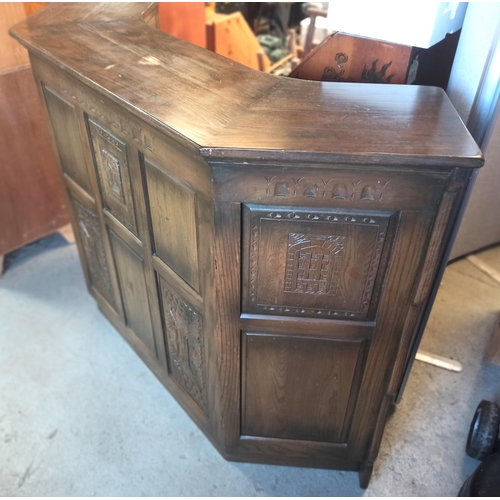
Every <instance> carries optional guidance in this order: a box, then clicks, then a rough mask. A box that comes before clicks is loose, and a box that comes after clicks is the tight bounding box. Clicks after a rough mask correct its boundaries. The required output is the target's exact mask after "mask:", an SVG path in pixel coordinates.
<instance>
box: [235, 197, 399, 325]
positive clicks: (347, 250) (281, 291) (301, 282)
mask: <svg viewBox="0 0 500 500" xmlns="http://www.w3.org/2000/svg"><path fill="white" fill-rule="evenodd" d="M390 217H391V213H387V212H385V213H384V212H370V213H368V212H365V213H362V212H359V211H354V210H350V211H340V210H326V209H323V210H322V209H315V210H310V209H306V208H300V209H299V208H297V209H294V210H283V208H282V207H269V206H268V207H265V206H264V207H263V206H259V205H246V206H245V207H244V220H243V236H244V240H243V241H244V243H243V269H244V273H243V310H244V312H250V313H252V312H253V313H261V314H262V313H264V314H266V313H267V314H277V313H279V314H287V315H293V316H319V317H332V318H366V317H368V313H369V311H370V310H374V307H375V306H376V304H372V298H373V297H374V296H376V297H378V295H379V294H378V293H377V294H375V295H374V291H375V284H376V281H377V277H378V276H379V272H381V271H380V263H381V262H382V260H383V259H382V253H383V250H384V247H385V243H386V241H387V239H388V235H389V231H388V225H389V220H390ZM390 236H391V238H392V233H391V234H390ZM391 238H389V239H391ZM389 246H390V245H387V248H389ZM382 273H383V271H382ZM372 306H373V307H372Z"/></svg>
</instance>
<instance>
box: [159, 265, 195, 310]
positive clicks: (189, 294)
mask: <svg viewBox="0 0 500 500" xmlns="http://www.w3.org/2000/svg"><path fill="white" fill-rule="evenodd" d="M152 262H153V268H154V270H155V271H156V272H157V273H158V274H159V275H160V276H162V277H163V279H165V280H166V281H167V282H168V284H169V285H171V286H172V288H174V290H175V291H176V292H178V293H179V295H181V297H182V298H183V299H184V300H186V301H187V302H190V303H191V304H193V306H194V307H195V308H196V309H198V310H199V311H200V312H203V297H202V296H201V295H200V294H199V293H198V292H197V291H196V290H195V289H194V288H192V287H191V286H190V285H189V284H188V283H186V282H185V281H184V280H183V279H182V278H181V277H180V276H179V275H178V274H177V273H176V272H175V271H174V270H173V269H172V268H170V267H169V265H168V264H166V263H165V262H163V260H162V259H160V257H158V255H153V256H152Z"/></svg>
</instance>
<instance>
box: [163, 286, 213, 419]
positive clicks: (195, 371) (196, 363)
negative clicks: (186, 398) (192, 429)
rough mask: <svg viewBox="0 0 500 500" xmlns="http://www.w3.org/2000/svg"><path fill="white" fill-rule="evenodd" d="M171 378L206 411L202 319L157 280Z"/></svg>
mask: <svg viewBox="0 0 500 500" xmlns="http://www.w3.org/2000/svg"><path fill="white" fill-rule="evenodd" d="M160 287H161V296H162V302H163V316H164V321H165V330H166V331H165V333H166V339H167V346H168V355H169V360H170V371H171V375H172V377H173V378H174V379H175V380H176V381H177V382H178V383H179V385H181V386H182V387H183V388H184V390H185V391H186V392H187V393H188V394H189V395H190V396H191V397H192V398H193V399H194V401H195V402H196V403H197V404H198V405H199V406H200V408H202V409H203V411H205V413H206V411H207V400H206V386H205V369H204V355H205V354H204V345H203V332H202V317H201V315H200V314H199V313H198V312H197V311H195V309H194V308H193V307H191V306H190V305H189V304H188V303H187V302H185V301H184V300H183V299H182V298H181V297H179V295H177V294H176V293H175V292H174V291H172V289H171V288H169V287H168V285H167V284H166V283H165V281H164V280H163V279H162V278H160Z"/></svg>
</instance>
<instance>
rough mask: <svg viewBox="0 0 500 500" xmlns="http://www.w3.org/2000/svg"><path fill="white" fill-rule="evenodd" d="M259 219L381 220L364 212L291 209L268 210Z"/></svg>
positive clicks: (346, 221)
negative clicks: (342, 212)
mask: <svg viewBox="0 0 500 500" xmlns="http://www.w3.org/2000/svg"><path fill="white" fill-rule="evenodd" d="M261 219H275V220H279V219H283V220H296V221H298V220H304V221H311V222H330V223H342V224H344V223H348V224H363V225H377V224H380V222H381V221H382V220H383V219H382V218H379V217H377V216H371V215H370V216H367V215H366V214H360V215H346V214H332V213H331V212H302V211H291V210H276V211H270V212H268V214H267V217H261Z"/></svg>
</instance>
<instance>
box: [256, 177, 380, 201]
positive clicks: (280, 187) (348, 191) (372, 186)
mask: <svg viewBox="0 0 500 500" xmlns="http://www.w3.org/2000/svg"><path fill="white" fill-rule="evenodd" d="M264 179H265V180H266V183H267V186H266V196H270V197H288V198H300V197H303V198H320V199H323V200H326V199H335V200H347V201H356V200H364V201H383V199H384V192H385V190H386V188H387V186H388V184H389V183H390V181H380V180H379V181H377V182H370V183H366V182H364V181H363V180H362V179H361V180H350V181H346V182H335V180H334V179H328V180H325V179H320V180H319V181H318V180H311V179H307V178H305V177H280V176H277V175H274V176H272V177H264Z"/></svg>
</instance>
